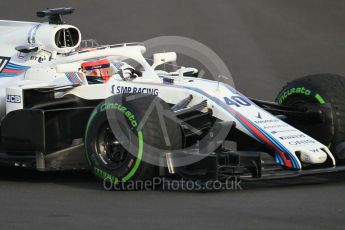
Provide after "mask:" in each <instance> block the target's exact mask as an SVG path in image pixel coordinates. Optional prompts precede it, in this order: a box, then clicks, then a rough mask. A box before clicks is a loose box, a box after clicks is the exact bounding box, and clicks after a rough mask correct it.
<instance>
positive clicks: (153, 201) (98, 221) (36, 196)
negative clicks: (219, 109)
mask: <svg viewBox="0 0 345 230" xmlns="http://www.w3.org/2000/svg"><path fill="white" fill-rule="evenodd" d="M56 6H73V7H75V8H77V11H76V13H75V14H74V15H72V16H69V17H67V18H66V20H68V21H69V22H70V23H72V24H75V25H77V26H78V27H79V28H80V29H81V31H82V33H83V35H84V37H88V38H97V39H98V40H100V41H101V42H103V43H119V42H124V41H126V42H129V41H143V40H146V39H149V38H152V37H156V36H162V35H179V36H185V37H190V38H193V39H196V40H198V41H200V42H202V43H204V44H205V45H207V46H208V47H210V48H211V49H213V50H214V51H215V52H216V53H217V54H218V55H219V56H220V57H221V58H222V59H223V60H224V62H225V63H226V64H227V65H228V66H229V68H230V69H231V71H232V74H233V76H234V80H235V84H236V86H237V88H238V89H239V90H240V91H242V92H243V93H245V94H246V95H249V96H252V97H259V98H262V99H273V98H274V96H275V95H276V94H277V92H278V91H279V89H280V87H281V86H282V85H283V84H284V83H285V82H286V81H289V80H292V79H294V78H296V77H299V76H303V75H306V74H311V73H319V72H332V73H339V74H345V65H344V60H345V52H344V50H345V47H344V46H345V44H344V40H345V30H344V28H345V2H344V1H341V0H339V1H335V0H334V1H327V0H323V1H320V0H310V1H306V0H290V1H287V0H286V1H282V0H260V1H256V0H252V1H248V0H237V1H233V0H231V1H230V0H214V1H200V0H193V1H192V0H187V1H185V0H183V1H182V0H174V1H172V0H171V1H164V0H154V1H151V0H149V1H141V0H137V1H133V0H116V1H105V0H99V1H90V0H83V1H75V0H74V1H72V0H70V1H65V0H63V1H50V0H45V1H24V0H23V1H18V0H11V1H1V2H0V15H1V16H0V18H1V19H9V20H27V21H33V20H37V19H36V18H35V17H34V12H36V10H39V9H44V8H46V7H56ZM344 185H345V174H337V175H333V176H327V177H308V178H303V179H298V180H289V181H275V182H265V183H263V182H261V183H250V184H248V183H247V184H245V185H244V186H243V188H244V189H243V190H241V191H226V192H215V193H193V192H169V191H141V192H107V191H104V190H103V189H102V185H101V184H100V183H99V182H98V181H97V180H95V179H94V178H93V176H92V175H90V174H89V173H87V172H77V173H48V174H42V173H36V172H32V171H23V170H13V169H7V168H2V169H0V207H1V208H0V229H81V228H83V229H198V230H199V229H248V228H254V229H314V230H315V229H345V218H344V217H345V187H344Z"/></svg>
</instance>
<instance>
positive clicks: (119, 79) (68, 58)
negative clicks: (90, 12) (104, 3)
mask: <svg viewBox="0 0 345 230" xmlns="http://www.w3.org/2000/svg"><path fill="white" fill-rule="evenodd" d="M72 12H73V9H72V8H58V9H48V10H45V11H40V12H38V13H37V16H39V17H48V18H49V23H33V22H18V21H0V44H1V45H0V46H1V49H0V52H1V53H0V55H1V57H0V94H1V97H0V98H1V102H0V113H1V114H0V116H1V117H2V120H1V151H0V162H1V163H3V164H7V165H13V166H17V167H27V168H36V169H38V170H40V171H49V170H73V169H90V170H92V171H93V172H94V174H95V175H96V176H98V177H101V178H103V179H111V180H112V181H116V182H118V181H122V182H125V181H130V180H133V181H137V180H144V179H150V178H153V177H155V176H162V177H166V178H183V179H189V180H220V181H221V180H225V179H226V178H227V177H229V176H233V175H236V176H239V177H240V178H243V179H248V180H259V179H274V178H285V177H291V176H299V175H309V174H321V173H329V172H338V171H343V170H344V169H345V168H344V166H342V165H343V164H344V163H345V93H344V92H345V78H344V77H342V76H338V75H334V74H318V75H312V76H306V77H302V78H299V79H297V80H295V81H293V82H290V83H288V84H287V85H286V86H285V87H284V88H283V89H282V91H281V92H280V93H279V95H278V96H277V99H276V102H267V101H262V100H257V99H252V98H248V97H246V96H244V95H242V94H241V93H240V92H238V91H237V90H236V89H234V88H233V87H231V86H230V85H228V84H225V83H222V82H218V81H211V80H207V79H202V78H198V77H197V75H198V70H197V69H195V68H184V67H181V68H180V69H178V70H177V71H174V72H166V71H163V70H159V69H158V68H159V66H160V65H161V64H164V63H167V62H172V61H176V56H177V55H176V53H174V52H166V53H156V54H154V55H153V63H151V64H150V63H149V61H147V60H146V59H145V58H144V56H143V54H144V52H145V47H144V46H143V45H142V44H140V43H127V44H119V45H107V46H98V47H86V48H85V47H84V48H81V46H80V44H81V34H80V31H79V30H78V29H77V28H76V27H74V26H72V25H67V24H65V23H63V22H62V19H61V16H62V15H66V14H70V13H72ZM130 63H136V66H137V67H133V64H130Z"/></svg>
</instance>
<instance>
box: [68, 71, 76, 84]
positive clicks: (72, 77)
mask: <svg viewBox="0 0 345 230" xmlns="http://www.w3.org/2000/svg"><path fill="white" fill-rule="evenodd" d="M68 75H69V76H70V78H71V79H72V81H73V83H78V81H77V80H76V79H75V78H74V76H73V74H71V73H68Z"/></svg>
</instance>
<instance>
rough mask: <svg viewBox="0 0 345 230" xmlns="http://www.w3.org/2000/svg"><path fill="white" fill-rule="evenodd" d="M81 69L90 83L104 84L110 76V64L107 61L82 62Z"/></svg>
mask: <svg viewBox="0 0 345 230" xmlns="http://www.w3.org/2000/svg"><path fill="white" fill-rule="evenodd" d="M81 69H82V70H83V72H84V73H85V75H86V78H87V80H88V82H90V83H105V82H107V81H108V80H109V79H110V77H111V75H110V62H109V61H108V60H107V59H101V60H95V61H88V62H83V63H82V64H81Z"/></svg>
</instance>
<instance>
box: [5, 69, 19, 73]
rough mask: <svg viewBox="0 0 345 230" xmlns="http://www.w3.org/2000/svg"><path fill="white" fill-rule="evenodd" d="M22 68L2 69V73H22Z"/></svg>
mask: <svg viewBox="0 0 345 230" xmlns="http://www.w3.org/2000/svg"><path fill="white" fill-rule="evenodd" d="M22 72H23V70H18V69H3V70H2V73H22Z"/></svg>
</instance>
